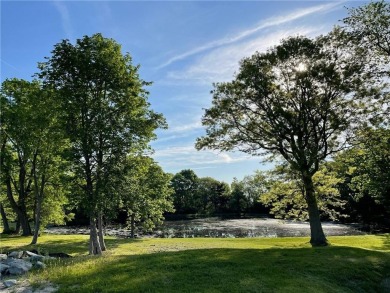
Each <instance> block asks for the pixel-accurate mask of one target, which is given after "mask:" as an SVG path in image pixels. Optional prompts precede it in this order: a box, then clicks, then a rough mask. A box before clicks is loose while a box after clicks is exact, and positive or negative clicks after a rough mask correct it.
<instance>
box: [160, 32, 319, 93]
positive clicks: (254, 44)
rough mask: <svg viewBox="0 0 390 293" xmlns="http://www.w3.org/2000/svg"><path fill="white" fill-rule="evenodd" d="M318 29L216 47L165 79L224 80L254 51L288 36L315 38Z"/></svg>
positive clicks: (268, 35)
mask: <svg viewBox="0 0 390 293" xmlns="http://www.w3.org/2000/svg"><path fill="white" fill-rule="evenodd" d="M323 32H324V31H323V28H322V27H320V26H317V27H314V26H311V27H292V28H290V29H283V30H279V31H272V32H269V33H268V34H266V35H262V36H260V37H257V38H255V39H251V40H248V41H246V42H240V43H237V44H231V45H229V46H225V47H220V48H216V49H214V50H212V51H211V52H209V53H207V54H205V55H204V56H202V57H201V58H199V59H197V60H196V61H195V62H194V63H193V64H191V65H190V66H189V67H187V68H185V69H183V70H177V71H170V72H168V74H167V80H168V82H169V80H171V82H172V83H175V81H176V83H177V81H179V80H180V81H181V82H186V81H188V82H189V83H192V84H193V83H198V84H204V85H206V84H208V85H211V84H212V83H213V82H220V81H228V80H231V79H232V77H233V74H234V72H236V71H237V69H238V67H239V61H240V60H241V59H242V58H244V57H248V56H251V55H252V54H253V53H254V52H256V51H259V52H262V51H265V50H266V49H268V48H269V47H272V46H275V45H277V44H278V43H279V42H280V40H281V39H283V38H286V37H288V36H291V35H307V36H310V35H318V34H321V33H323Z"/></svg>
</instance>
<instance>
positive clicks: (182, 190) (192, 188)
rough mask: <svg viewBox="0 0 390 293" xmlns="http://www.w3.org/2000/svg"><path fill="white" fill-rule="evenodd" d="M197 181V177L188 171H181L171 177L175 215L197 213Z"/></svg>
mask: <svg viewBox="0 0 390 293" xmlns="http://www.w3.org/2000/svg"><path fill="white" fill-rule="evenodd" d="M198 181H199V178H198V176H197V175H196V174H195V172H194V171H192V170H189V169H186V170H182V171H180V172H179V173H176V174H175V175H174V176H173V177H172V179H171V184H172V188H173V190H174V193H173V203H174V207H175V210H176V213H178V214H188V213H196V212H197V211H198V209H199V201H198V194H197V192H198Z"/></svg>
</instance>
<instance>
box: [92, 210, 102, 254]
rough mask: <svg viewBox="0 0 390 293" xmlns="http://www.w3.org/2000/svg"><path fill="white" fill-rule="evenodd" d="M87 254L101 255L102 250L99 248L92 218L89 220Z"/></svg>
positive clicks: (94, 222)
mask: <svg viewBox="0 0 390 293" xmlns="http://www.w3.org/2000/svg"><path fill="white" fill-rule="evenodd" d="M89 254H92V255H101V254H102V248H101V246H100V242H99V237H98V232H97V229H96V221H95V218H94V217H90V218H89Z"/></svg>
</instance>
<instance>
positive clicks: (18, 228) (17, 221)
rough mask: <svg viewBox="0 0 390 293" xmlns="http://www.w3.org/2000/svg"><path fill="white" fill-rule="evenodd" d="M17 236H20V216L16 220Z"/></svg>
mask: <svg viewBox="0 0 390 293" xmlns="http://www.w3.org/2000/svg"><path fill="white" fill-rule="evenodd" d="M15 234H16V235H19V234H20V220H19V216H18V217H17V219H16V227H15Z"/></svg>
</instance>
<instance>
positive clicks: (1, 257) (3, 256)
mask: <svg viewBox="0 0 390 293" xmlns="http://www.w3.org/2000/svg"><path fill="white" fill-rule="evenodd" d="M7 258H8V256H7V255H6V254H4V253H1V254H0V261H1V260H6V259H7Z"/></svg>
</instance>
